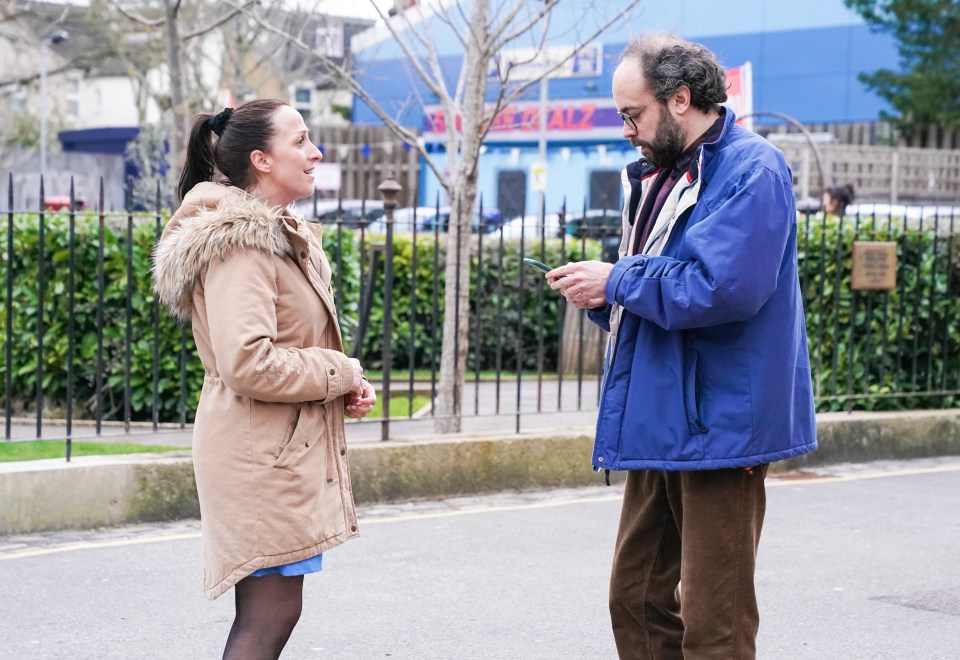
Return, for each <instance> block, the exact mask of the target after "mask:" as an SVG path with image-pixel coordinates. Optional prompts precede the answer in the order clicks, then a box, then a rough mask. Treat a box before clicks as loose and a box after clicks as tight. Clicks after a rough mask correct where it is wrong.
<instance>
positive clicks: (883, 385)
mask: <svg viewBox="0 0 960 660" xmlns="http://www.w3.org/2000/svg"><path fill="white" fill-rule="evenodd" d="M926 227H927V231H923V232H921V231H920V230H919V229H918V228H916V227H912V226H905V225H904V223H903V222H901V221H899V220H896V221H894V222H887V221H886V219H884V220H882V221H881V220H880V219H877V220H876V221H874V220H873V219H861V220H860V222H859V223H858V222H857V221H856V220H855V219H851V218H846V219H844V220H842V221H841V220H840V219H838V218H831V219H824V218H822V217H810V218H809V219H801V222H800V225H799V237H798V244H799V249H798V256H799V264H800V277H801V284H802V285H803V289H804V306H805V310H806V319H807V337H808V338H809V345H810V362H811V366H812V367H813V373H814V387H815V392H816V393H817V394H818V395H819V396H820V397H830V396H836V397H841V398H837V399H826V398H823V399H822V400H821V401H820V402H819V404H818V409H819V410H843V409H851V408H853V409H860V410H902V409H915V408H940V407H950V406H952V405H954V404H955V402H956V397H954V396H952V395H935V396H911V397H888V396H884V395H891V394H895V393H904V392H906V393H909V392H930V391H941V390H951V389H952V390H957V389H960V325H958V323H957V320H958V319H960V297H958V295H957V294H958V293H960V261H958V258H957V257H958V248H960V235H954V236H939V237H937V236H935V234H934V232H932V231H930V229H931V225H930V223H927V225H926ZM854 240H876V241H896V242H897V245H898V248H897V253H898V254H897V288H896V289H894V290H892V291H889V292H887V291H852V290H851V288H850V284H851V282H850V280H851V275H850V264H851V259H852V246H853V241H854ZM838 264H839V265H840V268H839V270H838ZM848 392H852V393H853V394H854V395H858V394H864V393H867V394H870V395H875V398H870V399H864V398H862V397H861V398H857V397H856V396H853V397H850V398H842V397H846V395H847V394H848ZM877 395H879V396H877Z"/></svg>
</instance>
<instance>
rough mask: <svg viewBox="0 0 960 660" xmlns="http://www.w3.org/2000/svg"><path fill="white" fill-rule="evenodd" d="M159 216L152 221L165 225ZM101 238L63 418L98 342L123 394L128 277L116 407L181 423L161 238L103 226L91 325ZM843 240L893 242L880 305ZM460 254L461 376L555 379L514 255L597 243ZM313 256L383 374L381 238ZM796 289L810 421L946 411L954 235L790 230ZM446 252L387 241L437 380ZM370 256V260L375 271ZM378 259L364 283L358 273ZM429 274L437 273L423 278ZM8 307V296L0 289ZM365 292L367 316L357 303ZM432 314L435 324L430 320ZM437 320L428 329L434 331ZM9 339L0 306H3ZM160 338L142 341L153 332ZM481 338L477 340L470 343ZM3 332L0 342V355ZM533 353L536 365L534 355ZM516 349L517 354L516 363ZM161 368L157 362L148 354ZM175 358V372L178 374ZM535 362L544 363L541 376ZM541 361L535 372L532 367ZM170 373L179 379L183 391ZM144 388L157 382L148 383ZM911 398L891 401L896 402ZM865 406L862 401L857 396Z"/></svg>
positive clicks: (141, 228) (33, 276)
mask: <svg viewBox="0 0 960 660" xmlns="http://www.w3.org/2000/svg"><path fill="white" fill-rule="evenodd" d="M163 220H164V218H161V219H160V220H159V222H160V223H162V222H163ZM13 229H14V232H13V233H14V245H13V251H12V253H11V254H6V241H5V240H4V242H3V251H4V254H3V266H4V269H3V271H2V272H3V273H4V275H5V274H6V272H7V270H6V269H7V268H8V267H9V266H12V267H13V269H14V270H13V274H14V275H13V296H12V298H11V306H12V310H13V314H12V318H11V321H12V330H13V334H12V336H13V341H12V344H11V347H10V348H11V351H12V355H13V359H12V361H11V363H10V364H9V365H8V364H7V363H6V360H5V358H4V361H3V363H2V365H0V373H2V375H3V376H4V377H5V376H6V371H7V370H8V369H10V370H11V378H12V382H13V393H14V394H13V397H12V401H11V403H12V404H13V406H14V410H15V412H16V413H19V414H22V413H25V412H28V411H30V410H31V408H32V406H34V395H35V392H36V358H37V336H38V329H39V326H38V321H39V319H38V314H37V310H38V308H39V287H38V284H39V283H38V272H39V269H40V268H41V263H40V261H39V256H40V251H39V243H40V231H39V221H38V217H37V216H36V215H17V216H15V217H14V218H13ZM99 232H100V224H99V220H98V218H97V216H96V215H94V214H80V215H78V217H77V221H76V227H75V241H74V246H75V257H74V259H75V274H74V292H75V303H74V319H73V323H74V337H75V348H74V358H73V370H74V374H73V396H74V402H75V409H74V410H75V413H74V414H75V415H76V416H77V417H93V416H94V415H95V413H96V410H95V404H96V393H97V343H98V338H99V339H102V342H103V386H102V389H101V390H100V394H101V400H102V415H103V418H104V419H122V418H123V417H124V414H125V411H124V408H125V406H124V392H125V389H126V385H127V381H128V378H127V371H126V364H127V346H128V342H127V332H128V321H127V313H126V307H127V269H128V258H129V260H130V261H129V265H130V272H131V273H132V276H133V277H132V280H131V288H130V310H131V311H130V317H129V319H130V320H129V333H130V342H129V352H130V355H129V364H130V372H129V388H130V389H129V392H130V396H129V406H130V416H131V419H133V420H149V419H152V416H153V407H154V395H156V399H157V415H158V419H159V421H179V420H181V419H185V420H186V421H191V419H192V416H193V411H194V410H195V408H196V404H197V398H198V396H199V391H200V386H201V384H202V380H203V369H202V366H201V364H200V362H199V360H198V359H196V351H195V347H194V344H193V338H192V336H191V333H190V331H189V329H184V328H181V327H180V326H179V325H177V324H176V323H175V322H174V321H173V320H172V319H171V318H170V317H169V316H168V315H167V314H166V312H164V311H163V310H159V315H156V316H155V314H156V313H157V306H156V301H155V299H154V296H153V294H152V292H151V290H150V252H151V250H152V247H153V244H154V242H155V239H156V236H157V232H158V221H157V219H155V218H152V217H137V218H133V219H130V220H129V221H128V219H127V218H126V217H116V216H112V217H109V218H107V222H106V223H105V224H104V226H103V251H102V252H103V257H102V259H103V284H104V285H103V294H102V295H103V321H102V325H98V320H97V307H98V295H99V286H98V283H99V265H98V264H99V252H100V250H99V247H100V239H99ZM855 239H872V240H891V241H896V242H897V244H898V252H899V261H898V263H899V267H898V285H897V288H896V289H895V290H893V291H890V292H864V291H860V292H853V291H851V290H850V261H851V246H852V242H853V241H854V240H855ZM471 240H472V241H473V244H472V250H471V262H472V264H471V273H472V274H471V281H470V282H469V283H468V286H470V289H471V305H472V309H471V321H470V330H469V344H470V353H469V355H468V369H469V370H471V371H472V370H474V369H481V370H491V369H497V368H500V369H502V370H505V371H512V370H514V369H516V368H517V367H518V366H520V367H521V368H523V369H525V370H532V369H537V368H543V369H544V370H545V371H551V370H553V369H555V368H556V366H557V359H558V358H557V353H558V350H559V346H560V343H561V342H560V336H561V333H562V329H561V326H562V319H563V309H562V304H561V300H560V296H559V295H558V294H556V293H554V292H553V291H551V290H550V289H549V288H548V287H546V286H545V284H544V282H543V279H542V276H541V274H540V273H539V272H538V271H535V270H533V269H532V268H529V267H526V266H524V265H522V263H521V258H522V257H523V256H532V257H534V258H536V259H539V260H541V261H544V262H547V263H551V264H560V263H564V262H566V261H570V260H578V259H582V258H588V259H593V258H598V257H599V256H600V250H601V247H600V245H599V244H598V243H596V242H594V241H586V242H583V243H581V242H578V241H567V242H565V243H561V241H560V239H548V240H546V241H544V242H543V243H542V244H541V243H540V242H538V241H529V242H527V244H526V245H525V246H524V250H523V253H522V254H521V251H520V246H519V241H516V240H507V241H504V242H503V243H502V244H501V243H500V241H499V240H498V237H497V235H496V234H492V235H487V236H483V237H482V238H480V237H477V236H474V237H473V238H472V239H471ZM323 243H324V249H325V250H326V253H327V256H328V258H329V260H330V262H331V265H332V267H333V271H334V278H335V279H334V285H335V293H336V299H337V303H338V306H339V307H340V309H341V325H342V328H343V332H344V343H345V346H346V350H347V351H348V352H350V351H351V350H352V349H353V346H354V343H355V341H356V339H357V336H358V332H359V330H360V329H361V328H360V327H359V323H360V321H361V320H362V319H363V317H364V314H363V309H364V308H365V307H366V306H367V305H369V309H370V313H369V318H367V319H366V321H367V323H366V328H365V332H364V334H363V339H362V345H361V346H359V355H360V358H361V360H362V361H363V362H364V364H365V366H367V368H369V369H380V368H382V366H383V365H382V364H381V359H382V358H381V356H382V348H383V328H384V316H383V311H384V305H383V297H384V294H385V282H384V268H383V255H384V254H385V251H384V238H383V237H382V236H379V235H375V234H369V233H368V234H366V235H363V236H361V234H360V233H359V232H355V231H350V230H344V231H342V232H336V231H328V232H327V233H326V234H325V235H324V240H323ZM798 243H799V251H798V258H799V264H800V277H801V285H802V288H803V299H804V304H805V308H806V319H807V334H808V337H809V344H810V355H811V364H812V367H813V372H814V385H815V388H816V394H817V396H818V402H819V404H818V405H819V408H820V409H821V410H839V409H845V408H857V409H903V408H921V407H941V406H951V405H954V404H955V402H956V401H955V397H954V396H953V395H952V394H946V393H941V394H928V393H929V392H945V391H949V390H956V389H960V326H958V324H957V323H956V322H955V321H956V319H957V318H960V297H958V296H957V295H956V293H957V292H960V236H954V237H944V236H939V237H938V236H936V235H935V233H934V232H930V231H921V230H920V229H919V228H915V227H912V226H908V225H906V224H904V223H899V222H890V223H886V222H883V223H871V224H870V225H866V224H861V225H860V226H859V227H858V226H857V223H854V222H852V221H850V220H849V219H846V220H844V221H838V220H837V219H835V218H834V219H824V218H822V217H811V218H806V219H804V218H802V219H801V221H800V228H799V241H798ZM43 244H44V255H43V262H42V270H43V275H44V300H43V325H44V332H43V341H42V346H43V362H42V366H43V383H42V386H43V393H44V397H45V408H46V409H48V410H49V411H50V412H51V413H53V414H57V413H62V411H63V407H64V402H65V401H66V397H67V360H68V334H69V333H68V324H69V318H68V294H69V279H68V278H69V269H68V267H67V265H68V260H69V225H68V217H67V216H66V215H64V214H55V215H47V216H46V218H45V224H44V237H43ZM444 244H445V237H444V236H443V235H441V237H440V240H439V241H435V239H434V237H433V235H421V236H419V237H418V239H417V241H416V264H415V267H414V241H413V240H412V237H411V236H409V235H399V236H397V237H396V239H395V241H394V257H393V268H394V284H393V299H392V300H393V305H392V310H393V339H392V356H393V357H392V366H393V367H394V368H395V369H406V368H408V367H409V366H410V364H411V358H412V363H413V365H414V366H415V368H416V369H418V370H429V369H430V368H436V367H437V365H438V364H439V360H440V351H441V339H442V338H441V336H440V333H441V332H442V319H443V314H444V301H443V287H444V284H445V282H444V275H443V269H444V257H445V255H444ZM373 255H379V256H377V257H374V256H373ZM374 261H376V264H377V265H376V268H375V269H374V270H373V272H372V287H371V263H373V262H374ZM435 264H436V265H435ZM0 288H2V290H3V295H4V297H5V296H6V287H5V286H3V287H0ZM366 292H372V296H373V298H372V300H370V301H369V303H366V304H365V301H364V299H363V298H362V295H365V294H366ZM434 310H436V311H434ZM434 319H436V320H434ZM0 325H2V326H3V327H4V328H5V327H6V300H4V304H3V305H2V306H0ZM155 327H156V328H157V330H156V331H155V329H154V328H155ZM478 338H479V339H478ZM5 341H6V334H5V332H0V355H5V351H6V346H5ZM541 345H542V346H543V350H542V352H541V351H540V350H539V347H540V346H541ZM518 346H519V347H520V348H521V351H520V354H521V355H522V358H521V359H520V364H519V365H518V358H517V355H518ZM155 350H156V351H157V354H158V356H159V360H154V351H155ZM181 355H184V356H185V358H186V359H185V360H183V361H181ZM541 360H542V362H541ZM538 362H539V364H538ZM181 369H182V370H183V371H184V372H185V374H186V378H185V381H182V379H181ZM154 378H156V384H155V383H154ZM904 392H906V393H917V395H916V396H906V397H903V396H900V397H896V396H888V395H893V394H898V393H904ZM864 395H871V398H865V397H864Z"/></svg>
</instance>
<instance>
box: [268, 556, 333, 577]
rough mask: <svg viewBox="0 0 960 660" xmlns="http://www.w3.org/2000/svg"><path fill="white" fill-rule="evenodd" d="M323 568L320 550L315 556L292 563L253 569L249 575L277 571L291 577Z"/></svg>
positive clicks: (315, 571)
mask: <svg viewBox="0 0 960 660" xmlns="http://www.w3.org/2000/svg"><path fill="white" fill-rule="evenodd" d="M322 568H323V553H322V552H321V553H320V554H319V555H317V556H316V557H308V558H306V559H301V560H300V561H295V562H293V563H292V564H281V565H280V566H270V567H269V568H261V569H260V570H259V571H254V572H253V573H251V574H250V577H262V576H264V575H270V574H271V573H279V574H280V575H283V576H284V577H292V576H294V575H306V574H307V573H318V572H319V571H320V570H321V569H322Z"/></svg>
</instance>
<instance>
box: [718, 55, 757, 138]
mask: <svg viewBox="0 0 960 660" xmlns="http://www.w3.org/2000/svg"><path fill="white" fill-rule="evenodd" d="M727 85H728V87H727V101H726V102H725V103H724V104H723V105H725V106H726V107H728V108H730V109H731V110H733V114H735V115H736V116H737V117H738V118H739V117H743V119H737V123H738V124H740V125H741V126H743V127H744V128H746V129H747V130H748V131H752V130H753V117H751V116H750V115H751V114H753V66H752V65H751V64H750V62H746V63H745V64H743V65H742V66H738V67H734V68H732V69H727Z"/></svg>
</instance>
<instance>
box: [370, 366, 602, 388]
mask: <svg viewBox="0 0 960 660" xmlns="http://www.w3.org/2000/svg"><path fill="white" fill-rule="evenodd" d="M363 375H364V376H366V377H367V378H369V379H370V380H374V381H377V382H378V383H379V382H383V372H382V371H376V370H373V369H364V370H363ZM434 376H435V378H436V380H437V381H439V380H440V373H439V372H436V374H435V375H434ZM583 377H584V379H585V380H595V379H596V377H597V375H596V374H592V373H588V372H585V373H584V374H583ZM476 378H477V372H476V371H473V370H470V369H468V370H467V382H468V383H472V382H473V381H474V380H476ZM523 379H524V380H536V379H537V372H536V371H524V372H523ZM543 379H544V380H557V374H556V372H546V371H545V372H544V373H543ZM563 379H564V380H565V381H567V380H576V379H577V374H565V375H564V377H563ZM390 380H391V385H392V387H394V388H396V387H400V386H402V385H403V383H408V382H410V372H409V371H400V370H394V371H391V372H390ZM480 380H481V381H482V382H491V381H495V380H497V372H496V371H494V370H492V369H491V370H487V371H481V372H480ZM500 380H501V381H511V380H512V381H516V380H517V372H516V371H501V372H500ZM413 382H415V383H419V384H423V383H429V382H430V370H429V369H416V370H414V372H413Z"/></svg>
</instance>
